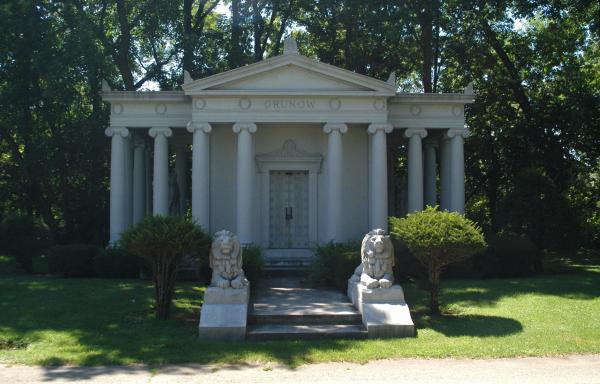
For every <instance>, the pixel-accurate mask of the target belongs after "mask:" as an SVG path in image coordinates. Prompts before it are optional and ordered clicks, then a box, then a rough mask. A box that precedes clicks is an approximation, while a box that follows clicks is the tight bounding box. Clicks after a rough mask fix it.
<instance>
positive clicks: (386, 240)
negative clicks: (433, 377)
mask: <svg viewBox="0 0 600 384" xmlns="http://www.w3.org/2000/svg"><path fill="white" fill-rule="evenodd" d="M360 254H361V260H362V263H361V264H360V265H359V266H358V267H357V268H356V270H355V271H354V274H353V275H352V276H351V277H350V279H348V297H349V298H350V300H351V301H352V304H354V306H355V307H356V308H357V309H358V311H359V312H360V313H361V314H362V321H363V324H364V325H365V327H366V328H367V332H368V333H369V337H370V338H383V337H407V336H409V337H410V336H414V335H415V325H414V323H413V321H412V318H411V317H410V311H409V309H408V305H406V301H404V291H403V290H402V287H401V286H400V285H393V282H394V272H393V269H392V268H393V266H394V260H395V258H394V247H393V245H392V241H391V240H390V237H389V235H388V234H387V233H386V232H385V231H384V230H383V229H374V230H372V231H371V232H369V233H367V234H366V235H365V237H364V238H363V241H362V246H361V250H360Z"/></svg>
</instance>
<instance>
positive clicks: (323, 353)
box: [0, 258, 600, 366]
mask: <svg viewBox="0 0 600 384" xmlns="http://www.w3.org/2000/svg"><path fill="white" fill-rule="evenodd" d="M3 265H4V266H6V259H2V258H0V269H1V267H2V266H3ZM178 287H179V288H178V290H177V300H176V302H175V308H174V312H173V319H172V320H170V321H168V322H160V321H156V320H154V319H153V317H152V312H151V304H152V293H153V291H152V286H151V285H150V284H149V283H148V282H145V281H139V280H107V279H57V278H52V277H31V276H26V275H14V274H6V273H5V274H3V275H0V362H3V363H22V364H42V365H58V364H78V365H98V364H133V363H140V362H144V363H148V364H162V363H184V362H199V363H231V362H267V361H275V362H282V363H286V364H289V365H292V366H295V365H298V364H302V363H311V362H322V361H354V362H365V361H368V360H371V359H380V358H391V357H467V358H473V357H509V356H545V355H560V354H568V353H600V320H599V319H600V267H599V266H598V265H586V266H581V265H580V266H577V267H575V268H574V269H573V270H571V271H570V272H569V273H563V274H559V275H553V276H547V275H546V276H540V277H535V278H527V279H503V280H501V279H497V280H476V281H472V280H453V281H448V282H445V283H444V289H443V294H442V301H443V303H445V304H447V307H446V309H447V311H448V312H449V313H452V314H453V315H447V316H443V317H433V318H431V317H428V316H426V315H425V313H426V312H425V304H426V299H427V298H426V294H425V292H424V291H423V290H421V289H419V288H417V287H416V286H414V285H410V284H405V290H406V297H407V301H408V303H409V305H410V306H411V308H412V309H413V318H414V320H415V321H416V324H417V327H418V336H417V337H416V338H411V339H396V340H360V341H350V340H345V341H306V342H247V343H204V342H198V341H197V340H196V328H195V327H196V325H197V320H198V319H197V317H198V307H199V306H200V304H201V298H202V292H203V287H200V286H196V285H194V284H192V283H181V284H179V286H178Z"/></svg>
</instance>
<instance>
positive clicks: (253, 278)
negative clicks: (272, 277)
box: [242, 245, 265, 288]
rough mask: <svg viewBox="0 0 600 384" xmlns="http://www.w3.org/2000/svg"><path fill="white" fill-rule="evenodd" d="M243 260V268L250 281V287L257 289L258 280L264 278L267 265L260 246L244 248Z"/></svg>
mask: <svg viewBox="0 0 600 384" xmlns="http://www.w3.org/2000/svg"><path fill="white" fill-rule="evenodd" d="M242 258H243V261H242V267H243V269H244V273H245V274H246V278H247V279H248V280H249V281H250V287H253V288H255V287H256V284H257V283H258V280H259V279H260V278H261V277H262V273H263V267H264V264H265V259H264V257H263V254H262V249H261V248H260V247H259V246H258V245H248V246H246V247H244V253H242Z"/></svg>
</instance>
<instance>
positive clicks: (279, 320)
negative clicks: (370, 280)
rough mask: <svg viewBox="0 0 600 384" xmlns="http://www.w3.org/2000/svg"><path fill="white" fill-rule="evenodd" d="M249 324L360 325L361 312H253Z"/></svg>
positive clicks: (249, 316)
mask: <svg viewBox="0 0 600 384" xmlns="http://www.w3.org/2000/svg"><path fill="white" fill-rule="evenodd" d="M248 324H256V325H263V324H285V325H349V324H354V325H360V324H362V316H361V315H360V313H358V312H357V313H342V314H269V313H261V312H252V313H250V314H249V315H248Z"/></svg>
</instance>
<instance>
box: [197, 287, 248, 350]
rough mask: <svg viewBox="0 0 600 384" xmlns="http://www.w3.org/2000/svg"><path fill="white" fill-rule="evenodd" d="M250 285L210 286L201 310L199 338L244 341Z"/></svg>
mask: <svg viewBox="0 0 600 384" xmlns="http://www.w3.org/2000/svg"><path fill="white" fill-rule="evenodd" d="M249 300H250V287H248V286H246V287H243V288H241V289H233V288H218V287H208V288H206V292H205V293H204V304H203V305H202V309H201V311H200V325H199V327H198V334H199V338H200V339H202V340H222V341H242V340H244V339H245V338H246V321H247V319H248V302H249Z"/></svg>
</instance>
